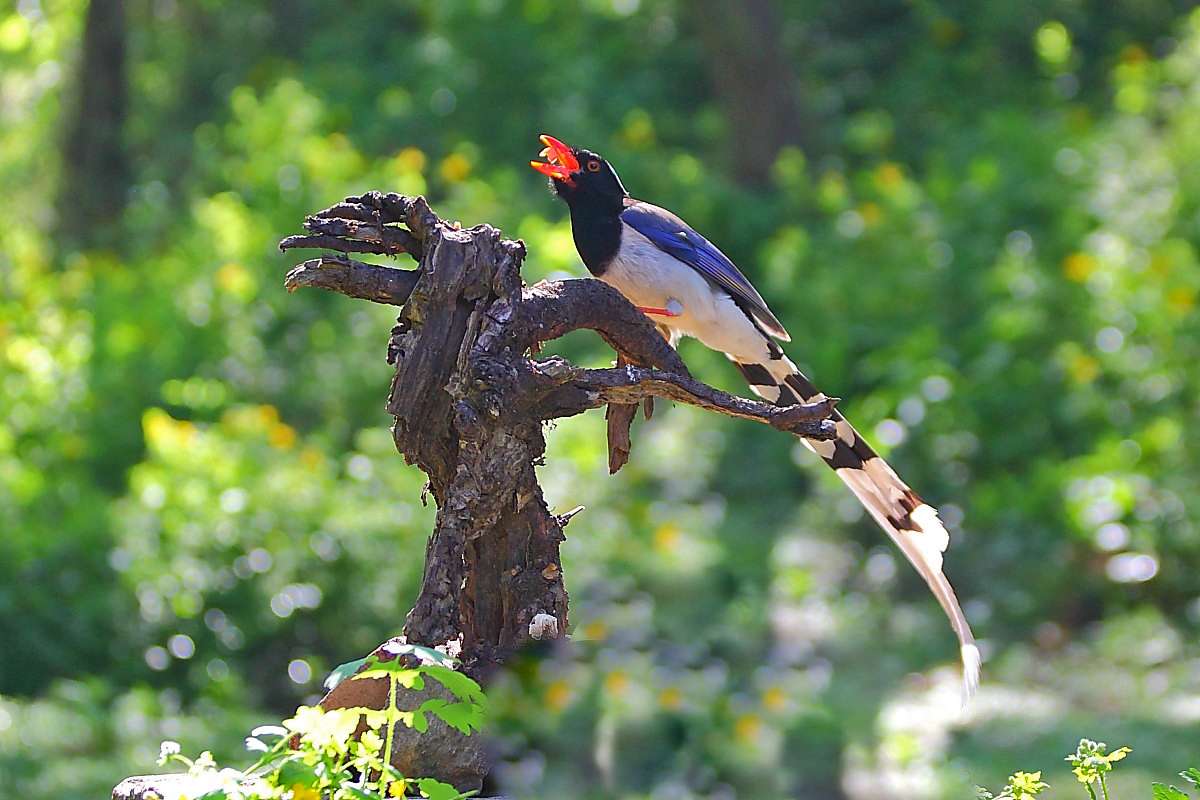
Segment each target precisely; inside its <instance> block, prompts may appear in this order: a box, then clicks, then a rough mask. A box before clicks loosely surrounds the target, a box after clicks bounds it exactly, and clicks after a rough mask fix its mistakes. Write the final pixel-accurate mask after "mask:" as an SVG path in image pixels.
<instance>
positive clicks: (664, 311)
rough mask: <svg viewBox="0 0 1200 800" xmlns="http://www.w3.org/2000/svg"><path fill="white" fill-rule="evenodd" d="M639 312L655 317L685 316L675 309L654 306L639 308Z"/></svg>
mask: <svg viewBox="0 0 1200 800" xmlns="http://www.w3.org/2000/svg"><path fill="white" fill-rule="evenodd" d="M637 310H638V311H640V312H642V313H643V314H646V315H649V316H655V317H678V316H680V315H681V314H683V312H682V311H676V310H675V309H673V308H656V307H654V306H637Z"/></svg>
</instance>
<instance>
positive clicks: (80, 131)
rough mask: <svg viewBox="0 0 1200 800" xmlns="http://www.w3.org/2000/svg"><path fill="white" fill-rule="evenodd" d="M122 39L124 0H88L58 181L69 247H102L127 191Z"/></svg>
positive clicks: (112, 234)
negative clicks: (60, 175)
mask: <svg viewBox="0 0 1200 800" xmlns="http://www.w3.org/2000/svg"><path fill="white" fill-rule="evenodd" d="M125 38H126V30H125V4H124V0H91V3H90V4H89V5H88V11H87V21H86V23H85V28H84V33H83V50H82V54H81V57H80V60H79V72H78V77H77V82H76V86H77V87H78V88H77V93H76V94H75V97H74V106H73V107H72V108H71V109H70V110H69V111H68V114H67V116H66V120H67V123H66V124H67V127H66V138H65V144H64V147H63V165H62V178H61V180H60V183H59V197H58V209H59V217H58V226H57V227H58V230H57V233H58V236H59V241H60V242H61V243H63V244H65V245H66V246H68V247H97V246H99V247H103V246H105V245H109V244H112V243H113V242H115V241H116V238H117V236H116V231H115V227H116V225H117V223H118V221H119V220H120V217H121V211H122V210H123V208H124V206H125V198H126V195H127V193H128V190H129V162H128V159H127V157H126V151H125V141H124V128H125V117H126V111H127V107H128V96H129V94H128V82H127V77H126V57H125Z"/></svg>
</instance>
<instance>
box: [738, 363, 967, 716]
mask: <svg viewBox="0 0 1200 800" xmlns="http://www.w3.org/2000/svg"><path fill="white" fill-rule="evenodd" d="M730 360H732V361H733V362H734V364H735V365H737V368H738V369H739V370H740V371H741V373H742V375H743V376H745V378H746V380H747V382H749V384H750V389H751V391H753V392H754V393H755V394H757V395H758V396H759V397H762V398H763V399H764V400H768V401H770V402H772V403H776V404H777V405H792V404H794V403H799V402H814V401H818V400H822V399H824V397H825V395H824V394H822V393H821V392H819V391H818V390H817V388H816V387H815V386H813V384H812V382H811V381H809V380H808V378H807V377H805V376H804V374H803V373H802V372H800V370H799V369H797V367H796V365H795V364H793V363H792V362H791V361H790V360H789V359H788V357H787V356H785V355H784V354H783V352H782V351H781V350H779V349H778V347H777V346H776V345H774V343H772V345H771V358H769V359H767V360H766V361H764V362H762V363H743V362H741V361H738V360H737V359H736V358H733V357H732V356H730ZM832 420H833V422H834V425H835V426H836V429H837V438H836V439H834V440H832V441H818V440H815V439H807V438H804V437H801V441H803V442H804V444H805V446H806V447H808V449H809V450H812V451H813V452H814V453H816V454H817V455H819V456H820V457H821V458H822V459H823V460H824V461H825V463H826V464H828V465H829V466H830V467H831V468H832V469H833V470H834V471H835V472H836V473H837V475H838V477H839V478H841V479H842V481H843V482H844V483H845V484H846V485H847V486H848V487H849V488H850V491H851V492H853V493H854V496H855V497H857V498H858V500H859V502H861V503H862V505H863V507H864V508H865V509H866V510H867V512H868V513H869V514H870V515H871V517H872V518H874V520H875V521H876V522H877V523H878V524H879V527H881V528H883V530H884V531H885V532H887V534H888V536H890V537H891V539H892V541H894V542H895V543H896V546H897V547H899V548H900V551H901V552H902V553H904V556H905V557H906V558H907V559H908V560H909V562H910V563H911V564H912V565H913V567H914V568H916V570H917V572H918V573H920V575H921V577H922V578H924V579H925V582H926V583H927V584H928V585H929V589H930V591H932V592H933V596H934V597H936V598H937V601H938V603H939V604H941V606H942V609H943V610H944V611H945V612H946V616H947V617H949V618H950V625H951V627H953V628H954V632H955V634H956V635H957V636H958V641H959V646H960V651H961V656H962V664H963V689H964V692H965V696H966V697H969V696H970V695H972V694H974V692H975V689H976V687H977V686H978V685H979V668H980V657H979V649H978V648H977V647H976V645H975V637H974V635H973V634H972V633H971V627H970V625H968V624H967V618H966V616H965V615H964V614H963V611H962V607H961V606H959V604H958V598H957V597H956V596H955V594H954V589H953V587H951V586H950V581H948V580H947V579H946V576H945V574H944V573H943V572H942V553H943V552H945V550H946V546H947V545H948V544H949V543H950V536H949V534H948V533H947V532H946V528H945V526H944V525H943V524H942V521H941V520H940V519H939V518H938V514H937V511H936V510H935V509H934V508H933V507H932V506H930V505H928V504H927V503H925V502H924V501H923V500H922V499H921V498H920V497H919V496H917V494H916V492H914V491H913V490H912V489H910V488H909V487H908V485H907V484H905V483H904V481H902V480H901V479H900V476H899V475H897V474H896V472H895V470H893V469H892V468H891V467H890V466H889V465H888V464H887V462H885V461H884V460H883V459H882V458H880V457H879V456H878V455H877V454H876V453H875V451H874V450H872V449H871V447H870V445H868V444H867V443H866V441H865V440H864V439H863V438H862V436H860V435H859V433H858V431H856V430H855V429H854V426H852V425H851V424H850V423H849V422H848V421H847V420H846V418H845V417H843V416H842V415H841V414H840V413H839V412H837V411H834V412H833V416H832Z"/></svg>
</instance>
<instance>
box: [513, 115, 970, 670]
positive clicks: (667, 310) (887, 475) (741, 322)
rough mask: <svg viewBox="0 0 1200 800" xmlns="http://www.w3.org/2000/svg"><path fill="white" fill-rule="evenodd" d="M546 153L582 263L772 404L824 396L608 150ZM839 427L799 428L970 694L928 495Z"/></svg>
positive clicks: (739, 278) (771, 325)
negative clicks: (911, 586) (915, 576)
mask: <svg viewBox="0 0 1200 800" xmlns="http://www.w3.org/2000/svg"><path fill="white" fill-rule="evenodd" d="M541 140H542V144H544V145H545V149H544V150H542V152H541V156H542V157H543V158H545V159H546V161H545V162H541V161H531V162H529V163H530V165H531V166H532V167H533V168H534V169H536V170H537V171H538V172H540V173H542V174H543V175H546V176H548V177H549V179H550V186H551V189H552V190H553V191H554V193H555V194H557V195H558V197H560V198H562V199H563V200H564V201H566V203H567V207H568V208H569V209H570V212H571V232H572V235H573V236H574V239H575V247H576V249H577V250H578V251H579V256H580V258H582V259H583V263H584V264H585V265H586V266H587V268H588V270H589V271H590V272H591V273H592V274H593V275H595V276H596V277H597V278H599V279H600V280H602V281H604V282H605V283H608V284H610V285H611V286H613V287H615V288H616V289H617V290H618V291H620V292H621V293H622V294H623V295H625V297H626V298H628V299H629V300H630V302H632V303H633V304H634V305H635V306H637V307H638V308H639V309H640V310H641V311H642V312H644V313H645V314H647V315H648V316H650V317H651V319H652V320H654V322H655V323H656V324H657V325H658V326H659V328H660V329H661V330H663V331H664V333H665V334H666V335H667V336H668V337H669V338H670V341H671V344H672V345H675V344H676V343H677V342H678V341H679V339H680V337H682V336H692V337H695V338H697V339H699V340H700V341H701V342H703V343H704V344H705V345H707V346H708V347H711V348H713V349H714V350H718V351H720V352H722V353H724V354H725V355H726V357H728V358H729V360H730V361H732V362H733V363H734V364H735V365H736V366H737V368H738V369H739V370H740V371H741V373H742V375H743V376H744V377H745V378H746V380H747V382H749V384H750V389H751V391H753V392H754V393H755V394H757V395H758V396H759V397H762V398H763V399H765V400H768V401H770V402H772V403H776V404H778V405H791V404H795V403H799V402H812V401H816V400H821V399H823V398H824V397H825V395H824V394H822V393H821V392H820V391H818V390H817V388H816V387H815V386H813V384H812V382H811V381H809V379H808V378H807V377H805V376H804V374H803V373H801V372H800V370H799V369H797V368H796V365H795V364H793V363H792V362H791V360H789V359H788V357H787V356H786V355H784V352H783V350H782V349H781V348H780V347H779V345H778V344H777V343H776V342H775V339H779V340H782V341H785V342H788V341H791V337H790V336H789V335H788V332H787V331H786V330H785V329H784V327H783V325H782V324H781V323H780V322H779V320H778V318H776V316H775V315H774V314H773V313H771V310H770V309H769V308H768V307H767V304H766V301H764V300H763V298H762V295H760V294H759V293H758V291H757V290H756V289H755V288H754V287H753V286H752V285H751V284H750V281H748V280H747V279H746V277H745V276H744V275H742V273H741V271H739V270H738V268H737V267H736V266H734V264H733V262H732V261H730V260H729V258H727V257H726V256H725V254H724V253H722V252H721V251H720V250H718V249H717V247H716V246H715V245H713V244H712V243H711V242H709V241H708V240H707V239H705V238H704V237H703V236H701V235H700V234H699V233H697V232H696V231H695V230H694V229H693V228H692V227H691V226H690V225H688V224H687V223H686V222H684V221H683V220H682V219H680V218H679V217H678V216H676V215H675V214H672V213H671V212H670V211H667V210H666V209H665V208H659V207H658V206H655V205H651V204H650V203H645V202H642V201H641V200H635V199H634V198H632V197H630V195H629V192H627V191H626V190H625V186H624V185H623V184H622V183H621V179H620V178H619V177H617V173H616V170H614V169H613V168H612V165H611V164H609V163H608V161H606V160H605V159H604V158H603V157H601V156H600V155H599V154H597V153H593V152H591V151H590V150H585V149H583V148H578V147H575V148H573V147H569V146H567V145H566V144H564V143H563V142H561V141H559V140H558V139H555V138H554V137H553V136H546V135H543V136H542V137H541ZM833 421H834V424H835V427H836V429H837V438H836V439H834V440H832V441H817V440H813V439H804V438H801V441H803V442H804V444H805V446H807V447H808V449H809V450H812V451H813V452H814V453H816V454H817V455H819V456H820V457H821V458H822V459H824V461H825V463H826V464H828V465H829V466H830V467H831V468H833V470H834V471H835V472H836V473H837V475H838V477H839V478H841V479H842V481H844V482H845V483H846V485H847V486H848V487H850V491H852V492H853V493H854V496H855V497H857V498H858V500H859V502H861V503H862V505H863V507H864V508H866V510H867V512H868V513H869V514H870V515H871V516H872V517H873V518H874V519H875V521H876V522H877V523H879V526H880V527H881V528H883V529H884V530H885V531H886V532H887V534H888V536H890V537H891V538H892V540H893V541H894V542H895V543H896V545H897V546H898V547H899V548H900V550H901V551H902V552H903V553H904V555H905V556H906V557H907V558H908V560H909V561H910V562H911V563H912V565H913V566H914V567H915V568H916V570H917V572H919V573H920V574H921V577H923V578H924V579H925V582H926V583H928V584H929V588H930V589H931V590H932V591H933V594H934V596H935V597H936V598H937V600H938V602H939V603H940V604H941V606H942V608H943V609H944V610H945V612H946V615H947V616H948V617H949V618H950V624H951V625H952V626H953V628H954V631H955V633H956V634H957V635H958V640H959V644H960V650H961V655H962V662H963V680H964V684H965V687H966V691H967V693H968V694H970V693H971V692H973V691H974V689H975V687H976V685H977V684H978V680H979V663H980V658H979V650H978V648H977V647H976V646H975V637H974V636H973V635H972V634H971V628H970V626H969V625H968V624H967V619H966V617H965V616H964V615H963V612H962V608H961V607H960V606H959V604H958V598H957V597H956V596H955V594H954V589H953V588H952V587H951V586H950V582H949V581H948V580H946V576H945V575H944V574H943V572H942V553H943V552H945V550H946V546H947V545H948V544H949V535H948V534H947V532H946V528H945V526H943V525H942V521H941V520H940V519H939V518H938V514H937V511H936V510H935V509H934V508H933V507H932V506H930V505H928V504H927V503H925V502H924V501H923V500H922V499H921V498H920V497H919V496H918V495H917V494H916V492H914V491H913V490H912V489H910V488H909V487H908V485H907V484H906V483H904V481H902V480H901V479H900V477H899V476H898V475H897V474H896V472H895V471H894V470H893V469H892V468H891V467H890V466H888V464H887V463H886V462H885V461H884V460H883V459H882V458H880V457H879V456H878V455H877V454H876V453H875V451H874V450H872V449H871V447H870V445H868V444H867V443H866V441H865V440H864V439H863V438H862V436H860V435H859V433H858V431H856V430H855V429H854V427H853V426H852V425H851V424H850V423H849V422H848V421H847V420H846V418H845V417H843V416H842V415H841V414H840V413H838V412H836V411H835V412H834V414H833Z"/></svg>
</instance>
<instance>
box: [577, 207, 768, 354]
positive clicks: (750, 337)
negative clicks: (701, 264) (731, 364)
mask: <svg viewBox="0 0 1200 800" xmlns="http://www.w3.org/2000/svg"><path fill="white" fill-rule="evenodd" d="M600 278H601V280H603V281H605V282H606V283H608V284H609V285H611V286H613V287H614V288H615V289H617V291H619V292H620V293H621V294H623V295H625V297H627V298H628V299H629V301H630V302H632V303H633V304H634V305H635V306H643V307H650V308H666V307H667V305H668V303H670V302H671V301H672V300H674V301H676V302H677V303H678V304H679V305H681V306H682V307H683V313H682V314H680V315H679V316H675V317H665V316H658V315H654V316H651V319H652V320H654V322H655V323H657V324H659V325H662V326H663V327H665V328H668V329H669V330H671V331H672V333H673V334H675V335H676V336H680V335H682V336H692V337H695V338H696V339H699V340H700V341H701V342H703V343H704V344H705V345H707V346H708V347H711V348H713V349H714V350H720V351H721V352H723V353H729V354H731V355H733V356H737V357H739V358H742V359H744V360H747V361H750V360H753V361H760V360H762V359H763V358H764V356H765V353H766V350H767V339H766V338H765V337H764V336H763V334H762V332H761V331H759V330H758V328H756V327H755V326H754V324H753V323H752V322H751V321H750V318H749V317H747V316H746V314H745V312H743V311H742V310H741V309H740V308H738V306H737V304H736V303H734V302H733V298H731V297H730V296H729V294H728V293H727V292H726V291H725V290H724V289H720V288H718V287H716V286H714V285H713V284H712V283H710V282H709V281H708V280H707V279H706V278H705V277H704V276H703V275H701V274H700V273H699V272H697V271H696V270H694V269H692V268H691V267H689V266H688V265H687V264H685V263H683V262H682V261H680V260H679V259H677V258H675V257H674V256H672V255H670V254H668V253H665V252H663V251H662V250H660V249H658V247H656V246H655V244H654V243H653V242H651V241H650V240H649V239H647V238H646V237H645V236H643V235H642V234H640V233H638V232H637V231H636V230H634V229H633V228H631V227H629V226H628V225H625V226H624V227H623V230H622V231H621V246H620V247H619V248H618V249H617V254H616V256H614V257H613V260H612V261H611V262H610V263H609V265H608V268H607V269H606V270H605V271H604V272H603V273H602V274H601V276H600Z"/></svg>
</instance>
